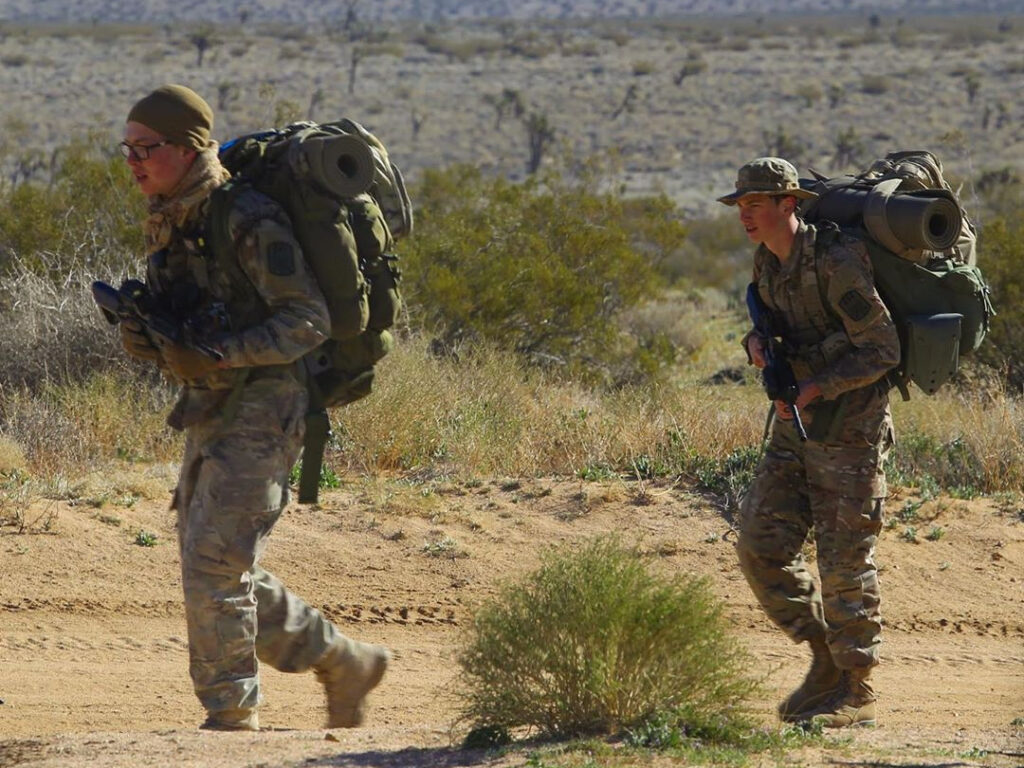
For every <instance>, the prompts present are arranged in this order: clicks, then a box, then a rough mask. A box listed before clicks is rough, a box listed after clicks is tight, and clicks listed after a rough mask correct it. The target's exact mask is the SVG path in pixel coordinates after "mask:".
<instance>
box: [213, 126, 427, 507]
mask: <svg viewBox="0 0 1024 768" xmlns="http://www.w3.org/2000/svg"><path fill="white" fill-rule="evenodd" d="M220 159H221V162H222V163H223V165H224V167H225V168H227V169H228V171H230V172H231V175H232V178H231V180H230V181H228V182H227V183H226V184H224V185H223V186H222V187H220V188H219V189H218V190H217V191H216V192H215V193H214V194H213V196H212V197H211V201H210V208H209V213H208V219H207V220H208V222H209V224H208V228H207V241H208V247H210V248H211V249H212V253H213V254H214V256H215V257H216V256H218V255H220V254H230V253H232V243H231V239H230V238H231V236H230V233H229V232H228V228H227V224H228V212H229V211H230V210H231V207H232V204H233V202H234V199H235V197H236V196H237V195H238V194H239V192H241V191H242V190H244V189H247V188H252V189H255V190H257V191H258V192H261V193H263V194H265V195H267V196H268V197H270V198H271V199H273V200H275V201H276V202H277V203H279V204H280V205H281V206H282V208H284V210H285V213H287V215H288V218H289V219H290V221H291V225H292V229H293V231H294V233H295V237H296V239H297V240H298V242H299V244H300V245H301V246H302V251H303V255H304V256H305V258H306V261H307V263H308V264H309V267H310V270H311V271H312V273H313V275H314V276H315V277H316V280H317V283H318V285H319V286H320V289H321V290H322V291H323V294H324V298H325V299H326V300H327V308H328V311H329V313H330V319H331V331H330V338H329V339H328V340H327V341H326V342H324V343H323V344H322V345H320V346H319V347H317V349H315V350H313V351H312V352H310V353H309V354H308V355H306V357H305V358H303V366H304V370H305V376H306V382H307V386H308V388H309V394H310V407H309V413H308V414H307V416H306V438H305V443H304V446H303V459H302V475H301V478H300V481H299V501H300V502H302V503H312V502H315V501H316V499H317V490H318V483H319V477H320V471H321V467H322V462H323V450H324V447H325V445H326V442H327V438H328V437H329V435H330V419H329V417H328V415H327V408H329V407H333V406H340V405H347V404H348V403H351V402H354V401H356V400H359V399H360V398H362V397H365V396H366V395H368V394H369V393H370V390H371V387H372V385H373V378H374V366H375V364H376V363H377V362H378V361H379V360H380V359H381V358H383V357H384V355H386V354H387V353H388V352H389V351H390V350H391V347H392V343H393V342H392V337H391V334H390V333H389V331H388V329H389V328H391V327H392V326H393V325H394V324H395V322H396V321H397V319H398V313H399V311H400V309H401V296H400V293H399V289H398V283H399V279H400V276H401V274H400V272H399V269H398V265H397V257H396V256H395V255H394V253H393V251H392V249H393V247H394V243H395V240H396V239H398V238H401V237H404V236H406V235H408V234H409V233H411V232H412V227H413V216H412V205H411V203H410V201H409V196H408V194H407V193H406V189H405V183H404V181H403V179H402V174H401V172H400V171H399V170H398V167H397V166H396V165H395V164H394V163H392V162H391V160H390V158H389V157H388V153H387V150H386V149H385V148H384V145H383V144H381V142H380V141H379V140H378V139H377V138H376V137H375V136H373V134H371V133H370V132H369V131H367V130H366V129H364V128H363V127H362V126H360V125H359V124H358V123H355V122H353V121H351V120H340V121H338V122H336V123H325V124H317V123H313V122H300V123H294V124H292V125H289V126H287V127H285V128H282V129H279V130H271V131H264V132H261V133H255V134H251V135H248V136H243V137H241V138H238V139H234V140H233V141H229V142H227V143H225V144H224V145H222V146H221V149H220Z"/></svg>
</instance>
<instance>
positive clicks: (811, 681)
mask: <svg viewBox="0 0 1024 768" xmlns="http://www.w3.org/2000/svg"><path fill="white" fill-rule="evenodd" d="M809 645H810V646H811V653H812V654H813V656H812V657H811V668H810V670H808V672H807V676H806V677H805V678H804V681H803V682H802V683H800V686H799V687H798V688H797V689H796V690H795V691H793V692H792V693H791V694H789V696H788V697H787V698H786V700H785V701H783V702H782V703H781V704H779V718H780V719H782V721H783V722H786V723H792V722H796V721H798V720H800V719H801V717H800V716H801V715H802V714H803V713H804V712H806V711H808V710H810V709H813V708H814V707H816V706H817V705H819V704H821V703H822V702H823V701H824V700H825V699H826V698H827V697H828V696H829V695H830V694H831V693H832V692H834V691H835V690H836V688H837V687H838V686H839V677H840V672H839V667H837V666H836V664H835V662H834V661H832V652H831V651H829V649H828V643H826V642H825V636H824V635H820V636H818V637H814V638H811V640H810V642H809Z"/></svg>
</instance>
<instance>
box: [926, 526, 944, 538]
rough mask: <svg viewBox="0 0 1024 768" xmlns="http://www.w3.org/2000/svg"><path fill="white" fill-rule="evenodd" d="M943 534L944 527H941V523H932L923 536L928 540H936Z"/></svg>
mask: <svg viewBox="0 0 1024 768" xmlns="http://www.w3.org/2000/svg"><path fill="white" fill-rule="evenodd" d="M945 535H946V529H945V528H943V527H942V526H941V525H933V526H932V527H931V528H930V529H928V535H927V536H925V538H926V539H928V541H938V540H939V539H941V538H942V537H943V536H945Z"/></svg>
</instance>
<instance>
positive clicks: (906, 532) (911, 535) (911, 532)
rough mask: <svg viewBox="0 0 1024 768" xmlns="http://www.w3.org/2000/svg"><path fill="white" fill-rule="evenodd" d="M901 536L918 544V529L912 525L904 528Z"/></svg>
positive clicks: (908, 541) (911, 542) (910, 542)
mask: <svg viewBox="0 0 1024 768" xmlns="http://www.w3.org/2000/svg"><path fill="white" fill-rule="evenodd" d="M900 538H901V539H903V540H904V541H905V542H907V543H909V544H917V529H916V528H915V527H914V526H912V525H908V526H907V527H906V528H904V529H903V533H901V534H900Z"/></svg>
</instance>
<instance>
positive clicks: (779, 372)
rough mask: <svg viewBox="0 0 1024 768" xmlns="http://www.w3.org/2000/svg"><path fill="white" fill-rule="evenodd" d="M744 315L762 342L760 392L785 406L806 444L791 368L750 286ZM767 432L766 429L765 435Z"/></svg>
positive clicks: (768, 312)
mask: <svg viewBox="0 0 1024 768" xmlns="http://www.w3.org/2000/svg"><path fill="white" fill-rule="evenodd" d="M747 311H748V312H750V319H751V321H753V323H754V329H755V330H756V331H757V334H758V336H760V337H761V338H763V339H764V342H765V343H764V362H765V366H764V368H763V369H761V379H762V381H763V382H764V391H765V392H767V393H768V399H769V400H772V401H775V400H781V401H782V402H784V403H785V404H786V405H788V406H789V410H790V411H792V413H793V425H794V426H795V427H796V432H797V434H798V435H800V439H801V440H807V432H806V430H804V423H803V422H802V421H801V420H800V410H799V409H798V408H797V407H796V399H797V397H798V396H799V395H800V386H799V385H798V384H797V380H796V376H794V375H793V366H791V365H790V364H789V360H787V359H786V350H785V349H783V347H782V343H781V342H780V341H779V340H778V339H777V338H776V334H775V328H774V324H773V322H772V313H771V310H770V309H768V307H766V306H765V304H764V302H763V301H762V300H761V295H760V294H759V293H758V292H757V286H756V285H754V283H751V284H750V285H748V286H747ZM767 431H768V428H767V426H766V427H765V433H766V435H767Z"/></svg>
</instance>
